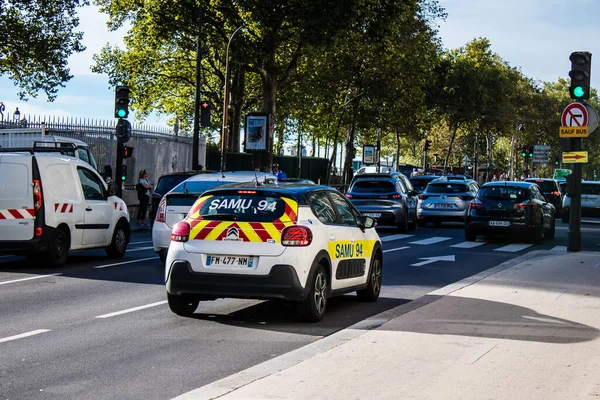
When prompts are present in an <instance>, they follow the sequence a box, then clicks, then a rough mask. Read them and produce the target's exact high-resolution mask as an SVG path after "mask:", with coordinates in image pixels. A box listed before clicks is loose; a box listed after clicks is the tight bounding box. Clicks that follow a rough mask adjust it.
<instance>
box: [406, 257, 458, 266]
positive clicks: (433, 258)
mask: <svg viewBox="0 0 600 400" xmlns="http://www.w3.org/2000/svg"><path fill="white" fill-rule="evenodd" d="M419 260H425V261H421V262H418V263H415V264H410V266H411V267H420V266H422V265H427V264H431V263H434V262H437V261H456V257H455V256H454V255H451V256H439V257H420V258H419Z"/></svg>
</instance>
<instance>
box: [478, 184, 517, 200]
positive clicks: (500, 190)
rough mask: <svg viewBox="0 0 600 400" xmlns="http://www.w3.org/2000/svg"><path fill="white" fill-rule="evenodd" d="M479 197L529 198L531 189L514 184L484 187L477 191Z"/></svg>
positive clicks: (498, 198)
mask: <svg viewBox="0 0 600 400" xmlns="http://www.w3.org/2000/svg"><path fill="white" fill-rule="evenodd" d="M477 197H479V198H485V199H495V200H519V201H523V200H527V199H529V190H528V189H525V188H520V187H514V186H494V187H482V188H480V189H479V192H477Z"/></svg>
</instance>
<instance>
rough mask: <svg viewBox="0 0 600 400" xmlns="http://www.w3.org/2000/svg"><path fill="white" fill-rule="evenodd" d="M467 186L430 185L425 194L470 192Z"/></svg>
mask: <svg viewBox="0 0 600 400" xmlns="http://www.w3.org/2000/svg"><path fill="white" fill-rule="evenodd" d="M468 191H469V188H468V187H467V185H464V184H461V183H430V184H429V185H427V188H426V189H425V193H464V192H468Z"/></svg>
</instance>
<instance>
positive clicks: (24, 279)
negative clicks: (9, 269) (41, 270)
mask: <svg viewBox="0 0 600 400" xmlns="http://www.w3.org/2000/svg"><path fill="white" fill-rule="evenodd" d="M59 275H62V274H61V273H56V274H50V275H38V276H30V277H29V278H21V279H15V280H14V281H6V282H0V285H8V284H9V283H17V282H25V281H30V280H33V279H41V278H47V277H49V276H59Z"/></svg>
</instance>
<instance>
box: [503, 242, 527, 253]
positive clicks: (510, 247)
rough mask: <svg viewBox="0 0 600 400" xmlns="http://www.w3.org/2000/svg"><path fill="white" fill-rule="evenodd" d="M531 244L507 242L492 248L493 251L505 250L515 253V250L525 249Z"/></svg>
mask: <svg viewBox="0 0 600 400" xmlns="http://www.w3.org/2000/svg"><path fill="white" fill-rule="evenodd" d="M531 246H532V245H531V244H509V245H508V246H503V247H499V248H497V249H494V251H505V252H508V253H516V252H517V251H521V250H525V249H526V248H528V247H531Z"/></svg>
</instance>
